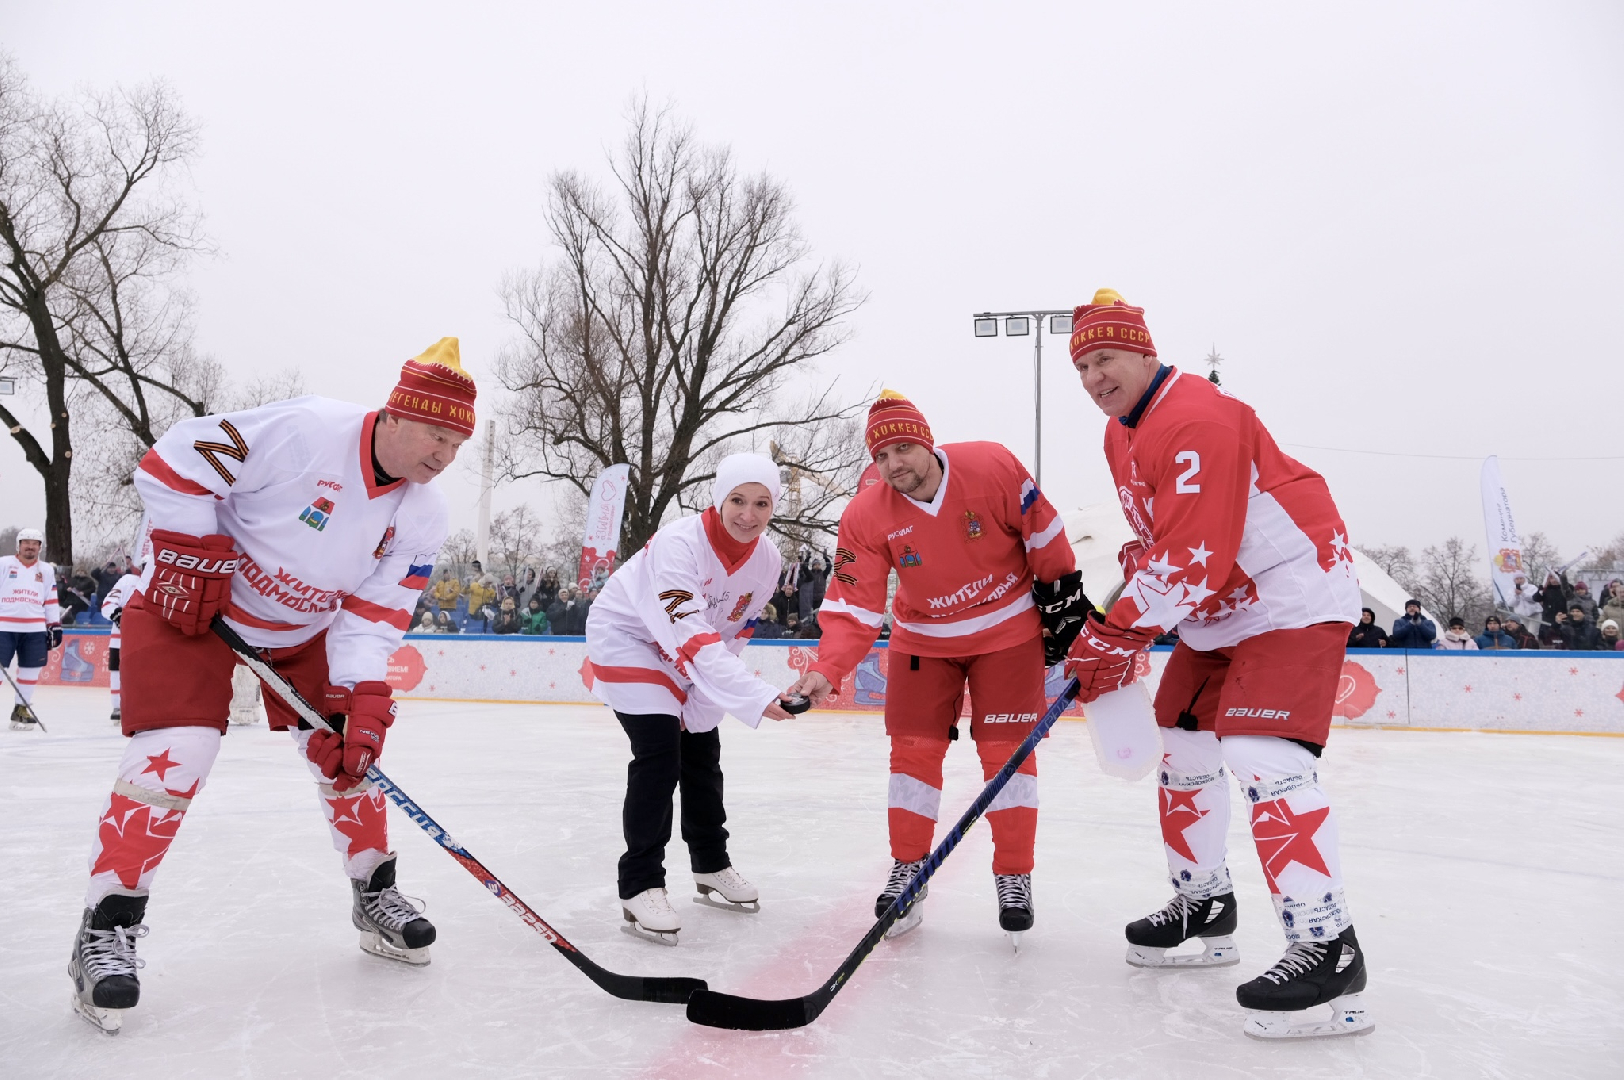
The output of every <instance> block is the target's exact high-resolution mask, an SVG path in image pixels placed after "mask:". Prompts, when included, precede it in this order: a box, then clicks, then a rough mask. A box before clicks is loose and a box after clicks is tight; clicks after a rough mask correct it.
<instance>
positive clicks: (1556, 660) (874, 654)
mask: <svg viewBox="0 0 1624 1080" xmlns="http://www.w3.org/2000/svg"><path fill="white" fill-rule="evenodd" d="M107 641H108V637H107V635H106V633H105V632H102V633H98V632H96V631H79V632H70V633H69V634H68V635H67V639H66V643H65V646H64V647H63V648H62V649H59V650H57V651H55V652H53V653H52V654H51V663H50V666H49V667H48V668H46V670H45V673H44V675H43V676H42V680H41V681H43V682H45V683H46V684H55V685H78V686H106V685H107ZM1171 652H1172V650H1171V649H1167V648H1156V649H1152V650H1150V652H1149V654H1148V667H1147V668H1146V669H1145V670H1144V671H1143V672H1142V674H1143V675H1144V677H1145V678H1146V680H1147V681H1148V682H1149V684H1150V685H1151V687H1152V688H1154V687H1155V686H1156V685H1157V683H1158V682H1159V681H1160V678H1161V673H1162V669H1163V668H1165V667H1166V666H1167V658H1168V656H1169V655H1170V654H1171ZM889 656H890V651H889V650H888V649H887V648H886V647H885V645H884V643H883V642H882V643H881V644H880V645H879V646H877V647H876V648H873V649H870V650H869V653H868V655H867V656H866V657H865V658H864V659H863V661H862V663H860V664H858V665H857V668H856V670H855V671H853V672H852V673H851V674H850V675H848V676H847V677H846V678H845V679H844V680H843V681H842V683H841V685H840V688H839V690H838V692H837V695H836V698H835V700H834V701H833V702H832V703H831V704H830V706H829V707H830V708H836V709H840V710H843V711H850V712H879V711H881V710H883V709H884V707H885V686H886V662H887V660H888V659H889ZM816 658H817V646H816V644H815V643H801V642H794V641H784V642H761V643H752V644H750V645H747V646H746V647H745V650H744V660H745V662H746V663H748V664H749V665H751V669H752V670H753V671H754V672H755V673H756V674H757V675H759V676H760V677H761V678H763V679H765V680H767V681H768V682H770V683H773V684H774V685H779V686H787V685H789V684H790V683H791V682H793V681H794V680H795V679H797V678H799V677H800V676H801V675H802V674H803V673H804V672H805V671H806V670H807V668H808V667H809V666H810V665H811V664H812V662H813V661H814V660H815V659H816ZM590 679H591V675H590V671H589V668H588V666H587V663H586V640H585V639H584V638H579V637H513V636H497V635H486V634H464V635H455V636H451V635H446V636H440V635H422V636H418V635H409V636H408V637H407V639H406V643H405V644H404V645H402V646H401V648H400V649H399V650H398V651H397V652H396V653H395V655H394V656H393V657H391V658H390V662H389V681H390V683H391V684H392V685H393V686H394V688H395V693H396V694H397V696H400V697H404V698H419V699H423V700H440V701H447V700H449V701H487V702H511V703H523V702H528V703H555V704H569V703H587V702H592V701H595V700H596V699H595V698H594V697H593V696H592V693H591V690H590V689H589V685H590ZM1063 681H1064V680H1063V679H1062V677H1061V675H1060V669H1059V668H1055V669H1052V670H1051V671H1050V672H1049V677H1048V686H1047V689H1048V691H1049V696H1050V698H1051V699H1052V698H1053V697H1054V696H1055V695H1056V694H1058V693H1059V690H1060V686H1061V684H1062V683H1063ZM965 704H966V715H968V708H969V706H970V704H971V703H970V702H968V701H966V703H965ZM1080 713H1081V710H1080V709H1079V708H1077V707H1075V706H1074V707H1073V708H1072V709H1070V710H1069V711H1068V714H1069V715H1073V716H1076V715H1080ZM1335 716H1336V719H1337V721H1338V722H1340V723H1343V724H1349V725H1375V726H1394V727H1410V728H1426V729H1449V730H1455V729H1466V730H1478V731H1519V732H1520V731H1543V732H1551V733H1579V734H1597V735H1601V734H1605V735H1624V653H1570V652H1466V653H1457V652H1409V651H1405V650H1392V649H1352V650H1349V652H1348V656H1347V659H1346V660H1345V661H1344V663H1343V666H1342V682H1341V686H1340V687H1339V688H1338V693H1337V706H1336V713H1335Z"/></svg>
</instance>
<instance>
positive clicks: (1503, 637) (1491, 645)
mask: <svg viewBox="0 0 1624 1080" xmlns="http://www.w3.org/2000/svg"><path fill="white" fill-rule="evenodd" d="M1477 647H1478V648H1479V649H1515V648H1517V647H1518V645H1517V639H1516V638H1514V637H1512V636H1511V635H1510V634H1508V633H1506V632H1505V630H1504V629H1502V628H1501V626H1500V620H1499V619H1497V618H1495V617H1494V616H1493V615H1490V616H1489V617H1488V618H1487V619H1485V620H1483V632H1482V633H1481V634H1479V635H1478V636H1477Z"/></svg>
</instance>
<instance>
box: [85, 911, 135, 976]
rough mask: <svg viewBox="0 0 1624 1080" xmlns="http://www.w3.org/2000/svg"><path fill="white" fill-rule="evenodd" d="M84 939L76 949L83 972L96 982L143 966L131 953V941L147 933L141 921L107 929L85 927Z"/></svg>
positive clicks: (125, 973)
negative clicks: (87, 928) (82, 963)
mask: <svg viewBox="0 0 1624 1080" xmlns="http://www.w3.org/2000/svg"><path fill="white" fill-rule="evenodd" d="M85 936H86V938H87V939H88V940H87V941H86V942H85V943H84V945H83V946H82V947H81V948H80V950H79V955H80V956H81V957H82V958H83V962H84V967H85V974H87V975H89V976H90V977H91V979H93V980H94V981H96V982H100V981H101V980H102V979H105V978H108V977H109V976H112V975H134V974H135V973H136V971H137V970H139V969H140V968H144V967H146V966H147V962H146V961H145V960H143V959H141V958H140V957H139V956H136V955H135V941H136V939H137V938H144V937H146V936H147V927H146V925H145V924H144V923H137V924H135V925H134V926H130V927H124V926H115V927H113V929H111V930H86V931H85Z"/></svg>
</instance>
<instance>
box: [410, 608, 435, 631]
mask: <svg viewBox="0 0 1624 1080" xmlns="http://www.w3.org/2000/svg"><path fill="white" fill-rule="evenodd" d="M439 632H440V631H439V630H438V629H437V628H436V627H435V625H434V612H432V611H425V612H423V615H422V617H421V618H419V619H418V620H417V624H416V625H414V626H413V627H412V633H414V634H438V633H439Z"/></svg>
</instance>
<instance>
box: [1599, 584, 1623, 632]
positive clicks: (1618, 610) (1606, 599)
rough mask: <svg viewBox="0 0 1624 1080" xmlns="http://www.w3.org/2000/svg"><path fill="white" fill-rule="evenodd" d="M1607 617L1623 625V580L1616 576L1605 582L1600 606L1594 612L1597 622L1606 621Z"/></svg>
mask: <svg viewBox="0 0 1624 1080" xmlns="http://www.w3.org/2000/svg"><path fill="white" fill-rule="evenodd" d="M1608 619H1612V620H1613V621H1614V622H1616V623H1618V625H1619V626H1621V627H1624V582H1620V581H1618V580H1617V579H1616V578H1615V579H1614V580H1612V581H1609V582H1608V583H1607V591H1606V593H1605V594H1604V595H1603V596H1602V598H1601V608H1600V609H1599V610H1598V611H1597V612H1596V621H1597V623H1602V622H1606V621H1607V620H1608Z"/></svg>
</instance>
